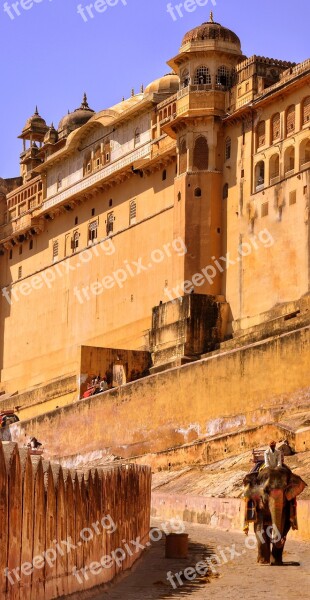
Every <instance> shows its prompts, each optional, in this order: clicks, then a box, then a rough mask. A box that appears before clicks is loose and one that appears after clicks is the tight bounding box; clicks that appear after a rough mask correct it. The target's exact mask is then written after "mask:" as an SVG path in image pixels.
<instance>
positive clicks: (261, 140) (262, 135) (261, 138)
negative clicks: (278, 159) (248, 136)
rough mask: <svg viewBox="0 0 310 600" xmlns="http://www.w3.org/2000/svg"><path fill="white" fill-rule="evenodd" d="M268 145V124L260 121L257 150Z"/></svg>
mask: <svg viewBox="0 0 310 600" xmlns="http://www.w3.org/2000/svg"><path fill="white" fill-rule="evenodd" d="M265 143H266V122H265V121H260V122H259V123H258V125H257V148H261V146H265Z"/></svg>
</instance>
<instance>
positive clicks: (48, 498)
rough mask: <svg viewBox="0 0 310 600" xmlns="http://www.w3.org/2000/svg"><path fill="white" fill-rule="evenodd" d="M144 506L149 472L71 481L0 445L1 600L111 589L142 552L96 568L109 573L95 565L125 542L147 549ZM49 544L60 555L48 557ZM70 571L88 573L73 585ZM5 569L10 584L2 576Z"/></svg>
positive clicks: (55, 468)
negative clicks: (135, 542) (102, 586)
mask: <svg viewBox="0 0 310 600" xmlns="http://www.w3.org/2000/svg"><path fill="white" fill-rule="evenodd" d="M150 499H151V472H150V469H149V468H148V467H138V466H136V465H130V466H129V465H127V466H125V467H121V466H119V467H111V468H110V469H108V470H105V471H97V470H94V469H93V470H92V471H86V472H85V473H83V472H80V473H79V474H78V473H76V472H74V471H68V470H67V469H62V468H61V467H60V466H59V465H56V464H51V463H49V462H47V461H42V459H41V458H38V457H30V455H29V454H28V452H27V451H26V450H20V451H19V450H18V448H17V446H16V444H12V443H3V444H2V443H0V516H1V528H0V597H1V600H17V599H18V600H30V598H31V600H51V599H52V598H59V597H61V596H63V595H68V594H71V593H73V592H75V591H79V592H81V591H84V590H87V589H90V588H92V587H94V586H97V585H100V584H102V583H106V582H108V581H112V580H113V579H114V578H115V576H116V575H118V574H119V573H120V572H122V571H124V570H126V569H128V568H130V567H131V566H132V565H133V564H134V562H135V561H136V560H137V558H138V557H139V556H140V554H141V550H140V549H139V551H137V552H132V553H131V555H130V553H129V552H128V553H125V557H123V558H124V561H123V563H122V564H120V563H119V565H117V564H116V562H115V560H112V559H111V558H110V560H107V561H106V563H103V564H106V567H108V568H103V567H102V568H101V569H100V561H101V558H102V557H108V556H110V557H111V555H112V552H113V551H114V550H117V549H118V548H121V547H122V540H124V539H125V540H126V542H129V543H130V542H131V540H136V539H138V537H140V538H141V543H142V544H145V543H146V542H147V540H148V534H149V526H150ZM105 517H106V520H105V521H104V525H105V526H104V525H103V524H102V520H103V519H104V518H105ZM97 522H98V523H97ZM93 524H95V525H96V526H97V529H96V527H94V526H93ZM115 526H116V528H115ZM85 528H88V531H86V530H85ZM112 530H114V531H112ZM109 531H110V533H109ZM87 538H88V540H89V541H86V540H87ZM55 539H57V540H58V543H59V548H60V551H59V550H58V548H57V551H55V544H54V542H53V540H55ZM65 541H69V546H68V545H65V544H63V542H65ZM70 544H71V546H70ZM43 553H46V554H45V559H44V558H42V555H43ZM34 557H36V560H34ZM32 565H33V566H34V567H35V568H33V566H32ZM96 565H97V566H96ZM75 566H76V567H77V569H78V570H80V569H82V568H84V567H91V569H89V570H88V571H87V577H86V578H83V577H80V580H79V579H78V578H77V577H75V576H74V574H73V569H74V567H75ZM6 568H8V569H9V573H10V577H6V576H5V575H4V572H5V569H6ZM14 569H16V573H17V577H15V575H14V572H13V571H14ZM83 580H84V581H83Z"/></svg>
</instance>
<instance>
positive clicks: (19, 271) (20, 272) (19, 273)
mask: <svg viewBox="0 0 310 600" xmlns="http://www.w3.org/2000/svg"><path fill="white" fill-rule="evenodd" d="M22 276H23V268H22V267H18V279H21V278H22Z"/></svg>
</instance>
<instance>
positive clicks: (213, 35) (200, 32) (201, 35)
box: [181, 13, 241, 48]
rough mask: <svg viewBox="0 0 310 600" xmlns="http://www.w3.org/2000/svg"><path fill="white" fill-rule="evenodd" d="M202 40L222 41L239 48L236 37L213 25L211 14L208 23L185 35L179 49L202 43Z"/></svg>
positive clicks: (225, 29)
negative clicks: (187, 45) (193, 43)
mask: <svg viewBox="0 0 310 600" xmlns="http://www.w3.org/2000/svg"><path fill="white" fill-rule="evenodd" d="M204 40H222V41H223V42H230V43H232V44H236V45H237V46H238V47H239V48H241V42H240V39H239V38H238V36H237V35H236V34H235V33H234V32H233V31H231V30H230V29H227V28H226V27H223V26H222V25H220V23H214V21H213V15H212V13H211V16H210V21H209V22H208V23H202V25H199V27H195V29H191V31H189V32H188V33H186V34H185V36H184V38H183V40H182V46H181V48H183V46H185V45H186V44H188V43H190V42H202V41H204Z"/></svg>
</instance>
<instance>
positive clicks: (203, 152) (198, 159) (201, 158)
mask: <svg viewBox="0 0 310 600" xmlns="http://www.w3.org/2000/svg"><path fill="white" fill-rule="evenodd" d="M193 166H194V169H197V170H198V171H206V170H207V169H208V166H209V148H208V142H207V140H206V138H205V137H203V136H201V137H199V138H198V139H197V140H196V142H195V148H194V160H193Z"/></svg>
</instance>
